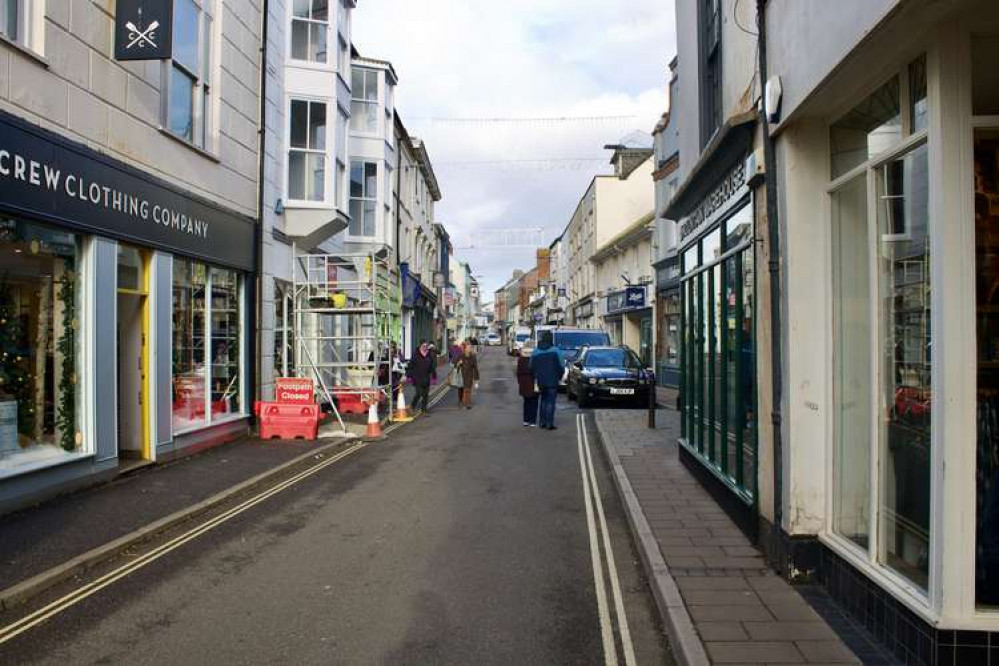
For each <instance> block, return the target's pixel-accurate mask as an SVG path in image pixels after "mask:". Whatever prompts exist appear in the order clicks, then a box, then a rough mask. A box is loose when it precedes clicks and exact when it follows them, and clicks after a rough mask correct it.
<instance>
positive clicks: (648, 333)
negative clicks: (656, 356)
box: [638, 317, 653, 368]
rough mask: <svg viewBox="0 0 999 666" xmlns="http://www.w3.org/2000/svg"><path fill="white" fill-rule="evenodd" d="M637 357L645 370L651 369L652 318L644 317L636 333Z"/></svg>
mask: <svg viewBox="0 0 999 666" xmlns="http://www.w3.org/2000/svg"><path fill="white" fill-rule="evenodd" d="M638 356H639V357H640V358H641V359H642V363H644V364H645V367H646V368H651V367H653V363H652V318H651V317H644V318H643V319H642V322H641V324H640V328H639V333H638Z"/></svg>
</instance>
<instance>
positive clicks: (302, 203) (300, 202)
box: [284, 95, 334, 208]
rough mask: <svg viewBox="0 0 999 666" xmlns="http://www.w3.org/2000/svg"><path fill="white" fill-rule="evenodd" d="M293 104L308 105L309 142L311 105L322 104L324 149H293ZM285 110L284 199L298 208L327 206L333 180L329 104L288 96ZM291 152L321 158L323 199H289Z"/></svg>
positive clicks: (314, 99) (307, 136)
mask: <svg viewBox="0 0 999 666" xmlns="http://www.w3.org/2000/svg"><path fill="white" fill-rule="evenodd" d="M293 102H305V103H306V104H308V105H309V106H308V113H307V115H306V120H305V136H306V141H308V140H309V117H310V116H311V114H312V105H313V104H322V105H323V106H324V107H325V108H326V147H325V148H324V149H322V150H318V149H313V148H309V147H306V148H299V147H293V146H292V145H291V122H292V113H291V105H292V103H293ZM285 109H286V117H287V121H286V123H285V136H287V137H288V141H287V149H286V150H285V155H284V198H285V201H287V202H289V203H292V204H294V205H295V206H297V207H300V208H308V207H310V206H315V207H324V206H327V205H328V203H329V201H330V200H331V194H330V189H331V188H330V182H331V180H334V179H331V178H330V170H329V165H330V162H331V160H330V150H331V147H330V143H331V142H330V104H329V102H327V101H325V100H322V99H316V98H313V97H303V96H300V95H291V96H289V97H288V98H287V103H286V104H285ZM293 152H297V153H307V154H312V155H322V156H323V198H322V199H293V198H292V197H291V154H292V153H293Z"/></svg>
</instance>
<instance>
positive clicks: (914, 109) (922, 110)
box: [909, 55, 929, 132]
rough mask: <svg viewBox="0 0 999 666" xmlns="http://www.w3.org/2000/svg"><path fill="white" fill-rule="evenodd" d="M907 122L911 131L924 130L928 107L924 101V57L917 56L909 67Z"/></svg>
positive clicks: (927, 119)
mask: <svg viewBox="0 0 999 666" xmlns="http://www.w3.org/2000/svg"><path fill="white" fill-rule="evenodd" d="M909 99H910V102H909V122H910V123H911V124H912V131H913V132H918V131H920V130H924V129H926V125H927V123H928V122H929V107H928V106H927V104H928V102H927V101H926V56H925V55H922V56H919V58H917V59H916V60H914V61H913V62H912V64H910V65H909Z"/></svg>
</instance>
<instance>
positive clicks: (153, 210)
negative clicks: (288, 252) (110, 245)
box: [0, 113, 255, 270]
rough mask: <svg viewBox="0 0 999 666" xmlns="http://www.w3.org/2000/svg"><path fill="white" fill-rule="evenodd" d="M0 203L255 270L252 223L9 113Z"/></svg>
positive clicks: (1, 136)
mask: <svg viewBox="0 0 999 666" xmlns="http://www.w3.org/2000/svg"><path fill="white" fill-rule="evenodd" d="M0 209H2V210H3V211H4V212H7V213H9V214H13V215H18V214H22V215H26V216H30V217H33V218H38V219H39V220H42V221H48V222H54V223H56V224H59V225H60V226H64V227H67V226H68V227H72V228H74V229H76V230H79V231H83V232H92V233H98V234H103V235H107V236H111V237H114V238H117V239H121V240H126V241H129V242H134V243H137V244H140V245H144V246H151V247H155V248H159V249H163V250H167V251H171V252H178V253H181V254H186V255H189V256H192V257H196V258H200V259H206V260H208V261H211V262H213V263H219V264H224V265H228V266H231V267H233V268H241V269H246V270H252V269H253V267H254V264H255V252H254V222H253V220H252V219H250V218H249V217H244V216H242V215H239V214H237V213H234V212H231V211H227V210H226V209H224V208H221V207H220V206H217V205H215V204H212V203H208V202H207V201H204V200H202V199H200V198H194V197H193V196H192V195H189V194H186V193H184V192H183V191H182V190H180V189H178V188H175V187H173V186H171V185H167V184H166V183H164V182H163V181H161V180H159V179H158V178H155V177H153V176H151V175H149V174H146V173H143V172H142V171H139V170H138V169H134V168H132V167H129V166H127V165H125V164H122V163H121V162H118V161H116V160H112V159H110V158H108V157H106V156H103V155H99V154H97V153H95V152H93V151H91V150H90V149H88V148H86V147H85V146H82V145H80V144H76V143H73V142H70V141H68V140H66V139H64V138H62V137H60V136H58V135H56V134H54V133H52V132H49V131H47V130H43V129H41V128H38V127H34V126H32V125H30V124H28V123H25V122H24V121H22V120H19V119H16V118H14V117H13V116H10V115H9V114H6V113H3V114H0Z"/></svg>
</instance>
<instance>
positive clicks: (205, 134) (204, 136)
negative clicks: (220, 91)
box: [198, 86, 212, 148]
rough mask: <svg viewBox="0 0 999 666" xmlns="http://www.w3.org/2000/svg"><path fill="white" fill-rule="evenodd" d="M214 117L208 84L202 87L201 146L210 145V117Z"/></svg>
mask: <svg viewBox="0 0 999 666" xmlns="http://www.w3.org/2000/svg"><path fill="white" fill-rule="evenodd" d="M211 117H212V97H211V95H210V94H209V89H208V86H202V87H201V121H200V122H201V134H200V142H199V143H198V145H199V146H201V147H203V148H207V147H208V139H209V136H210V133H211V127H210V126H209V122H208V119H209V118H211Z"/></svg>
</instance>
